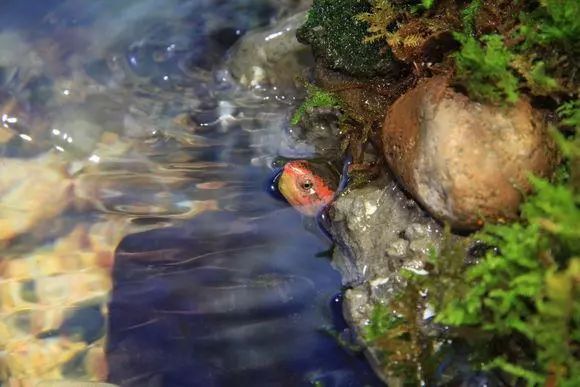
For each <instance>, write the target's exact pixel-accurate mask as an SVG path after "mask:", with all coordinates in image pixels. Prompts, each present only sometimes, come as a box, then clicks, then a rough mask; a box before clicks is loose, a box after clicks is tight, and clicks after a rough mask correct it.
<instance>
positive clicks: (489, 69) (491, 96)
mask: <svg viewBox="0 0 580 387" xmlns="http://www.w3.org/2000/svg"><path fill="white" fill-rule="evenodd" d="M455 37H456V39H457V40H459V41H460V42H461V49H460V50H459V51H458V52H457V53H456V54H454V57H455V63H456V67H457V73H456V79H457V80H458V81H459V82H461V83H463V84H464V85H465V86H466V88H467V91H468V93H469V95H470V96H471V97H473V98H475V99H477V100H480V101H491V102H495V103H500V102H503V101H507V102H511V103H513V102H516V101H517V99H518V79H517V78H516V77H515V76H514V75H513V73H512V72H511V70H510V62H511V61H512V59H513V56H512V54H511V53H510V51H509V50H508V49H507V48H506V47H505V45H504V43H503V38H502V36H501V35H486V36H483V37H482V38H481V39H480V40H481V42H482V43H483V45H482V44H480V42H479V41H477V40H476V39H475V38H473V37H472V36H469V35H465V34H459V33H456V34H455Z"/></svg>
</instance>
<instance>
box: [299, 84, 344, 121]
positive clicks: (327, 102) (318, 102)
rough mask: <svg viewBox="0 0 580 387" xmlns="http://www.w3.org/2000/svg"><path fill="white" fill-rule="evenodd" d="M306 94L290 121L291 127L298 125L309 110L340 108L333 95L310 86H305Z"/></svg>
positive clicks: (338, 101)
mask: <svg viewBox="0 0 580 387" xmlns="http://www.w3.org/2000/svg"><path fill="white" fill-rule="evenodd" d="M306 93H307V96H306V99H305V100H304V101H303V102H302V103H301V104H300V106H298V108H297V109H296V111H295V112H294V114H293V115H292V118H291V119H290V123H291V124H292V125H298V124H299V123H300V121H301V120H302V117H303V116H304V114H305V113H306V112H307V111H309V110H312V109H315V108H338V107H340V100H339V99H338V98H337V97H336V96H335V95H334V94H332V93H330V92H328V91H325V90H323V89H321V88H319V87H316V86H314V85H312V84H306Z"/></svg>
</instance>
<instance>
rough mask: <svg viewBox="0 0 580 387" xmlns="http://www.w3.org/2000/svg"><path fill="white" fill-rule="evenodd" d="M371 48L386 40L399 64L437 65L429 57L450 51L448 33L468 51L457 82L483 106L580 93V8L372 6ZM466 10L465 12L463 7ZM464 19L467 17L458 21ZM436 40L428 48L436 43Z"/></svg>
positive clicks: (573, 1)
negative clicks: (443, 49) (435, 49)
mask: <svg viewBox="0 0 580 387" xmlns="http://www.w3.org/2000/svg"><path fill="white" fill-rule="evenodd" d="M371 4H372V9H371V11H370V12H363V13H361V14H359V15H358V16H357V19H358V20H362V21H364V22H366V23H367V24H368V26H369V27H368V34H367V37H366V38H363V41H364V42H368V43H376V42H377V41H385V42H386V43H387V44H388V46H389V47H390V49H391V50H392V52H393V53H394V54H395V55H396V57H397V58H398V59H401V60H403V61H407V62H409V61H411V62H414V63H416V62H421V61H428V62H431V61H432V58H433V56H432V55H431V56H430V55H429V51H430V50H432V49H433V47H435V46H441V45H445V44H444V43H445V42H446V41H445V39H441V37H442V36H443V37H445V36H446V33H449V34H451V33H453V36H454V37H455V39H456V40H457V42H458V43H459V45H460V49H459V51H458V52H457V53H455V55H453V58H454V59H455V61H454V63H453V62H449V61H445V57H442V58H441V60H442V61H444V62H445V63H444V67H446V68H448V69H449V70H453V69H455V70H456V72H455V81H456V82H457V83H459V84H461V85H463V87H464V88H465V89H466V90H467V92H468V94H469V95H470V96H471V97H472V98H474V99H477V100H480V101H484V102H491V103H499V104H503V103H513V102H515V101H516V100H517V97H518V95H519V94H523V93H525V94H531V95H533V96H549V97H553V98H555V101H556V102H560V101H561V99H560V98H561V97H564V98H568V96H570V95H575V94H576V95H577V94H578V82H577V76H576V74H577V73H578V66H579V62H578V60H577V58H578V57H579V56H580V38H579V36H580V2H578V1H577V0H541V1H530V2H511V1H506V0H492V1H487V2H483V1H481V0H472V1H470V2H466V3H464V5H463V6H461V5H458V4H459V3H457V2H449V1H440V2H430V1H429V2H421V3H420V4H419V5H420V6H419V7H418V6H417V2H413V1H389V0H371ZM458 7H459V8H458ZM457 14H459V15H460V17H456V16H457ZM430 40H431V41H434V43H432V44H428V43H429V41H430Z"/></svg>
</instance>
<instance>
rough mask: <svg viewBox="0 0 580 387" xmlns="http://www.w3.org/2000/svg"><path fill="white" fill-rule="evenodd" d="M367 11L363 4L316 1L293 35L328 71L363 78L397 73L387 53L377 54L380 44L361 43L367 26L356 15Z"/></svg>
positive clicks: (356, 2) (367, 5) (332, 0)
mask: <svg viewBox="0 0 580 387" xmlns="http://www.w3.org/2000/svg"><path fill="white" fill-rule="evenodd" d="M369 11H370V4H369V3H367V2H364V1H358V0H315V1H314V3H313V5H312V8H311V9H310V11H309V13H308V19H307V20H306V23H304V25H302V26H301V27H300V28H299V29H298V31H297V34H296V36H297V37H298V41H299V42H301V43H304V44H309V45H310V46H311V47H312V51H313V53H314V56H315V57H316V58H317V60H321V61H322V62H323V64H324V65H325V67H328V68H330V69H333V70H338V71H341V72H344V73H347V74H349V75H353V76H362V77H369V76H374V75H386V74H389V73H393V72H396V71H397V69H398V64H397V62H396V61H394V60H393V58H392V55H390V53H389V52H387V53H382V52H380V44H379V43H373V44H363V43H362V41H363V39H364V37H365V36H366V32H367V25H366V24H365V23H363V22H360V21H357V20H356V19H355V16H356V15H357V14H360V13H362V12H369Z"/></svg>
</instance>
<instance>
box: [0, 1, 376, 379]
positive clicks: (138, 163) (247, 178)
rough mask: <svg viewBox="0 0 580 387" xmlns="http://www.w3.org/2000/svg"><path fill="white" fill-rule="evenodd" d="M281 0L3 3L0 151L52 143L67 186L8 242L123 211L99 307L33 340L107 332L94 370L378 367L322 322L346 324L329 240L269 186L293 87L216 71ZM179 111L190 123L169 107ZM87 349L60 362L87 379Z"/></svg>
mask: <svg viewBox="0 0 580 387" xmlns="http://www.w3.org/2000/svg"><path fill="white" fill-rule="evenodd" d="M287 3H291V2H290V1H289V2H287ZM282 4H285V3H284V2H278V1H273V0H272V1H267V0H231V1H220V0H188V1H186V0H168V1H162V0H126V1H122V2H120V1H118V0H100V1H96V0H95V1H88V0H61V1H59V0H51V1H36V0H13V1H8V0H4V1H3V2H2V3H1V4H0V108H2V113H6V114H7V117H8V118H10V117H14V118H17V119H18V121H17V122H16V123H14V122H12V121H3V122H4V124H5V127H6V128H7V130H8V132H7V133H9V134H10V136H12V137H11V138H10V139H9V140H2V141H4V142H0V150H1V155H0V156H1V157H2V158H4V159H19V160H22V161H28V160H33V159H34V158H36V157H39V156H43V157H44V156H46V155H47V154H48V155H50V156H51V157H55V158H58V159H59V160H61V161H62V162H63V163H66V165H67V171H69V172H68V173H70V179H71V180H72V181H73V182H74V186H75V190H74V192H73V193H71V195H76V196H78V197H75V198H74V199H72V200H71V203H76V204H74V205H73V204H71V205H69V206H68V207H67V208H65V209H64V210H63V211H62V212H60V213H58V214H57V215H55V216H56V217H55V218H53V219H45V220H43V221H42V222H39V224H37V225H33V226H32V228H31V229H30V230H27V231H23V233H22V234H21V235H18V237H17V238H14V239H12V240H10V241H8V244H7V245H6V246H7V247H6V248H7V250H6V251H9V252H10V254H11V256H14V257H16V259H17V258H18V257H19V256H18V254H20V253H19V252H21V251H30V250H34V249H35V248H37V247H41V246H49V247H45V248H46V249H48V250H47V251H50V246H52V244H53V243H57V241H58V240H59V239H58V238H59V237H61V236H64V235H66V234H67V233H68V232H70V230H72V229H73V228H74V227H75V226H78V225H80V224H87V225H91V224H92V223H94V222H97V221H99V222H105V223H107V222H109V223H107V224H117V223H119V224H125V225H126V226H124V227H126V228H124V229H123V230H119V233H124V234H123V235H125V236H124V238H122V240H121V242H120V244H119V245H118V246H117V248H116V252H115V254H114V255H115V257H114V264H113V266H112V272H111V273H112V274H111V275H112V289H111V290H110V295H109V297H108V299H109V300H110V301H109V304H108V314H106V313H104V312H103V310H104V309H105V308H104V307H105V306H106V305H105V304H106V300H104V301H102V300H96V301H94V302H93V303H92V304H86V301H82V300H81V299H79V301H78V303H76V304H75V303H74V302H73V304H72V305H62V307H61V309H62V310H63V311H64V312H63V313H64V315H65V318H64V321H62V323H59V324H60V325H59V326H58V327H57V328H55V329H52V330H50V331H47V332H43V333H42V334H39V335H36V336H35V338H34V340H37V341H38V342H39V343H43V342H46V343H48V342H49V340H51V337H55V336H58V335H60V336H62V337H65V338H67V340H68V339H70V338H71V337H72V338H73V339H74V340H80V342H81V343H85V344H86V346H87V348H90V346H93V345H94V344H95V343H99V342H101V341H102V340H104V343H105V344H104V345H105V354H106V363H107V368H108V377H107V378H106V381H108V382H111V383H114V384H117V385H120V386H136V387H137V386H139V387H141V386H148V387H155V386H163V387H180V386H188V387H194V386H204V387H205V386H303V385H304V386H308V385H313V384H314V383H315V382H320V383H322V385H323V386H375V385H380V383H379V381H378V379H377V378H376V377H375V376H374V374H373V373H372V371H371V370H370V367H369V366H368V364H367V363H366V362H365V361H364V359H363V357H362V355H361V354H357V353H353V352H351V350H348V349H345V348H343V347H341V346H340V345H339V344H338V342H337V340H336V339H335V338H334V336H335V335H336V334H339V333H341V332H343V330H345V329H346V326H345V323H344V321H343V319H342V317H341V306H340V292H341V288H340V282H341V281H340V278H339V275H338V273H337V272H336V271H335V270H333V269H332V268H331V266H330V263H329V262H328V260H327V259H326V258H324V255H325V254H324V252H325V251H327V250H328V249H329V248H330V244H329V242H328V240H327V239H326V238H325V237H324V235H323V234H320V233H317V232H316V230H311V229H312V227H310V228H309V227H306V226H305V224H308V223H312V222H305V220H304V219H303V218H302V217H301V215H299V214H298V213H297V212H296V211H294V210H293V209H292V208H290V207H288V206H287V205H286V204H285V203H282V202H280V201H277V200H275V199H274V198H272V197H271V196H270V194H269V193H268V192H267V189H266V187H267V186H268V182H269V179H270V178H271V176H272V168H271V161H272V160H273V159H274V158H275V157H276V156H277V147H278V144H279V143H280V141H281V136H282V132H283V131H284V130H285V127H286V125H287V124H286V123H287V121H288V117H289V115H290V114H291V110H292V107H293V105H294V104H295V103H296V102H293V100H292V98H291V97H290V98H288V95H290V96H291V95H292V93H290V94H288V95H286V96H285V97H284V98H278V96H277V95H276V93H275V92H274V91H268V90H261V91H260V92H259V93H255V92H253V91H251V90H246V89H243V88H240V87H238V86H237V85H236V83H235V82H234V81H232V80H230V79H229V78H227V76H225V77H224V74H226V73H225V72H224V70H225V67H224V61H225V59H226V57H227V56H228V55H229V52H230V51H229V50H230V49H231V47H232V45H233V44H235V42H236V41H237V40H238V39H239V38H240V37H241V36H243V34H244V33H245V32H247V31H249V30H251V29H253V28H257V27H260V26H266V25H268V24H269V23H271V22H274V21H275V20H276V18H277V17H278V15H279V14H280V12H281V7H282ZM286 11H288V9H286ZM179 115H182V116H183V115H186V116H187V117H189V119H190V120H191V122H193V124H191V125H189V126H188V125H185V126H184V125H178V124H176V117H177V116H179ZM10 119H11V118H10ZM7 122H8V123H7ZM0 165H2V164H1V163H0ZM0 173H2V174H10V173H11V171H10V170H8V169H7V168H4V169H0ZM29 177H30V176H26V174H24V176H23V177H22V179H27V178H29ZM5 188H6V187H4V189H5ZM2 192H4V191H2V189H0V194H3V193H2ZM39 192H41V193H42V195H45V196H47V197H49V196H50V195H52V194H53V192H52V189H51V187H41V189H40V190H39ZM79 198H80V199H79ZM78 200H80V202H78ZM78 203H81V204H78ZM115 222H117V223H115ZM123 222H124V223H123ZM87 227H89V226H87ZM309 229H310V230H309ZM99 232H101V231H98V230H97V231H93V233H97V234H91V235H92V236H94V237H97V238H98V237H101V235H98V233H99ZM102 232H104V231H102ZM102 236H103V238H105V237H106V236H105V235H102ZM71 253H74V251H73V252H71ZM51 259H55V260H58V259H59V258H58V256H55V257H54V258H51ZM91 270H92V269H91ZM83 271H84V269H81V270H80V272H83ZM30 276H31V279H30V281H29V283H31V284H34V281H36V280H38V279H37V278H36V277H34V274H33V273H31V275H30ZM3 280H6V281H11V280H12V279H11V278H4V279H3ZM33 288H34V286H33ZM97 290H99V289H97ZM101 290H103V289H101ZM104 291H109V290H108V289H104ZM99 303H101V304H99ZM27 307H28V308H32V309H31V310H34V308H35V306H34V305H30V304H29V305H28V306H27ZM2 313H4V311H2ZM17 328H22V327H17ZM22 329H24V328H22ZM104 332H106V336H104V337H103V334H104ZM30 334H31V335H33V336H34V334H35V332H31V333H30ZM31 337H32V336H31ZM43 340H44V341H43ZM0 350H4V348H0ZM83 356H85V355H82V356H75V357H74V358H73V359H72V360H70V361H68V362H67V363H66V364H64V366H62V377H64V378H65V379H71V380H84V378H86V375H85V374H84V373H83V372H84V371H83V364H84V363H83V359H84V357H83ZM25 360H26V359H25ZM48 361H50V359H49V360H48ZM31 364H32V363H31ZM31 367H32V366H31ZM59 367H61V366H60V365H59ZM31 372H32V371H31ZM14 375H16V374H14ZM8 377H10V371H9V372H8ZM39 377H40V379H41V380H42V378H43V376H42V375H40V376H39ZM51 377H53V376H51ZM14 378H16V379H18V378H19V376H14ZM0 383H1V381H0Z"/></svg>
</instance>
